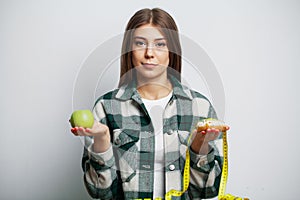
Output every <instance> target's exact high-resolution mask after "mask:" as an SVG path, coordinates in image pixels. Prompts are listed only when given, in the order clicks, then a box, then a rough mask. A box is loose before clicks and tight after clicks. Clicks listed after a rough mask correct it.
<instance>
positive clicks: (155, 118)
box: [142, 92, 172, 198]
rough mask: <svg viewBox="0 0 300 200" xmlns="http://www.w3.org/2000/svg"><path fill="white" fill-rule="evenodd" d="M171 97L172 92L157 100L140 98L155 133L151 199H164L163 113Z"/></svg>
mask: <svg viewBox="0 0 300 200" xmlns="http://www.w3.org/2000/svg"><path fill="white" fill-rule="evenodd" d="M171 96H172V92H170V94H169V95H168V96H166V97H163V98H161V99H157V100H149V99H143V98H142V101H143V103H144V105H145V107H146V109H147V111H148V113H149V115H150V117H151V121H152V123H153V126H154V133H155V154H154V155H155V157H154V162H155V163H154V186H153V187H154V188H153V198H156V197H164V192H165V176H164V163H165V157H164V137H163V112H164V110H165V107H166V105H167V103H168V102H169V100H170V98H171Z"/></svg>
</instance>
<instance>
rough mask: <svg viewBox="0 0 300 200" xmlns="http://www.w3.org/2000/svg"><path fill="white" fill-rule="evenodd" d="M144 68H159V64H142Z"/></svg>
mask: <svg viewBox="0 0 300 200" xmlns="http://www.w3.org/2000/svg"><path fill="white" fill-rule="evenodd" d="M142 65H143V67H145V68H150V69H151V68H154V67H156V66H158V64H155V63H142Z"/></svg>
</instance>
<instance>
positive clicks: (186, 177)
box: [137, 118, 249, 200]
mask: <svg viewBox="0 0 300 200" xmlns="http://www.w3.org/2000/svg"><path fill="white" fill-rule="evenodd" d="M201 123H202V124H203V125H204V126H202V127H204V130H206V129H208V128H211V127H217V128H218V129H219V130H222V129H220V128H219V126H220V124H219V123H220V121H218V120H216V119H211V118H210V119H205V120H203V121H202V122H201ZM215 123H217V125H215ZM198 130H199V129H198ZM222 139H223V157H224V161H223V167H222V175H221V182H220V187H219V193H218V199H219V200H249V199H248V198H241V197H237V196H233V195H231V194H225V191H226V183H227V177H228V143H227V132H226V130H223V136H222ZM189 140H190V138H189ZM189 183H190V153H189V149H187V151H186V159H185V165H184V172H183V189H182V190H181V191H180V190H174V189H172V190H170V191H168V192H167V193H166V195H165V200H171V199H172V196H176V197H179V196H181V195H182V194H183V193H185V192H186V191H187V189H188V187H189ZM137 200H142V199H137ZM143 200H151V199H150V198H145V199H143ZM155 200H162V198H155Z"/></svg>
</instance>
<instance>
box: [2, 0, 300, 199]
mask: <svg viewBox="0 0 300 200" xmlns="http://www.w3.org/2000/svg"><path fill="white" fill-rule="evenodd" d="M144 7H150V8H152V7H160V8H163V9H165V10H166V11H168V12H169V13H170V14H171V15H172V16H173V17H174V19H175V21H176V22H177V24H178V26H179V29H180V32H181V34H184V35H186V36H188V37H189V38H192V39H193V40H194V41H195V42H196V43H197V44H199V45H200V46H201V47H202V48H203V49H205V51H206V53H207V54H208V55H209V57H210V58H211V59H212V60H213V62H214V64H215V66H216V68H217V70H218V72H219V75H220V76H221V79H222V81H223V86H224V91H225V96H226V104H225V105H226V106H225V107H226V108H225V110H226V111H225V121H226V122H227V124H229V125H230V126H231V130H230V132H229V153H230V157H229V162H230V163H229V164H230V168H229V180H228V184H227V192H228V193H231V194H235V195H240V196H247V197H250V198H251V199H262V200H265V199H297V198H298V196H299V195H300V190H299V189H298V186H299V185H298V180H299V178H300V175H299V171H298V170H299V167H300V156H299V155H298V154H299V147H298V145H299V144H298V142H299V139H300V136H299V133H300V128H299V127H300V126H299V124H298V123H299V122H298V120H299V112H300V106H299V103H298V102H299V100H300V98H299V88H298V87H297V86H299V82H300V81H299V79H298V77H299V74H300V61H299V52H300V38H299V35H300V22H299V19H300V12H299V11H300V2H299V1H296V0H295V1H292V0H281V1H279V0H263V1H262V0H252V1H250V0H249V1H246V0H230V1H214V0H213V1H187V0H185V1H177V0H172V1H162V0H161V1H154V0H152V1H150V0H144V1H133V0H127V1H121V0H120V1H116V0H113V1H100V0H98V1H96V0H94V1H91V0H87V1H79V0H72V1H71V0H61V1H53V0H52V1H50V0H47V1H46V0H41V1H39V0H35V1H34V0H31V1H30V0H27V1H22V0H19V1H17V0H10V1H3V0H2V1H0V20H1V21H0V83H1V84H0V92H1V104H0V113H1V114H0V127H1V129H0V134H1V138H0V148H1V149H0V162H1V164H0V199H3V200H6V199H9V200H13V199H30V200H40V199H43V200H47V199H49V200H56V199H57V200H64V199H66V200H67V199H70V200H71V199H72V200H75V199H78V200H81V199H89V197H88V194H87V192H86V190H85V188H84V185H83V180H82V176H83V174H82V171H81V166H80V164H81V155H82V144H81V141H80V139H79V138H76V137H74V136H73V135H72V134H71V133H70V131H69V129H70V126H69V123H68V119H69V116H70V114H71V113H72V111H73V107H72V97H73V86H74V82H75V80H76V77H77V74H78V72H79V70H80V67H81V66H82V63H83V62H84V60H85V59H86V58H87V57H88V55H89V54H90V52H91V51H93V49H95V48H96V47H97V46H99V44H101V43H103V42H105V41H106V40H109V39H110V38H111V37H113V36H115V35H117V34H120V33H122V31H123V30H124V29H125V25H126V23H127V21H128V19H129V17H130V16H132V14H133V13H134V12H135V11H137V10H139V9H140V8H144ZM115 48H118V49H119V48H120V46H116V47H115ZM116 70H118V69H116ZM116 74H117V73H116ZM184 75H185V74H183V76H184ZM185 79H187V77H185ZM115 80H116V78H115ZM203 90H204V91H205V88H203ZM204 93H205V92H204ZM90 106H91V107H92V105H90Z"/></svg>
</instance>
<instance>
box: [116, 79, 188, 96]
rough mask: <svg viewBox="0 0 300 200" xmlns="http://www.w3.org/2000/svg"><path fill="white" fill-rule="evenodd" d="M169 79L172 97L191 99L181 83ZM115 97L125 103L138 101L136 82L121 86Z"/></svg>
mask: <svg viewBox="0 0 300 200" xmlns="http://www.w3.org/2000/svg"><path fill="white" fill-rule="evenodd" d="M169 79H170V81H171V83H172V86H173V96H176V97H177V98H186V99H190V100H192V99H193V97H192V94H191V91H190V89H189V88H188V87H187V86H185V85H182V84H181V82H180V81H179V80H178V79H177V78H175V77H174V76H169ZM115 97H116V99H120V100H125V101H126V100H129V99H135V100H140V95H139V93H138V91H137V88H136V81H131V82H130V83H128V84H126V85H122V86H121V87H120V88H119V91H118V92H117V94H116V96H115Z"/></svg>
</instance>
